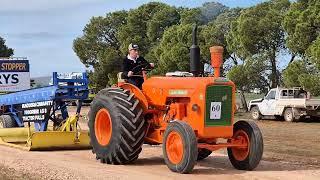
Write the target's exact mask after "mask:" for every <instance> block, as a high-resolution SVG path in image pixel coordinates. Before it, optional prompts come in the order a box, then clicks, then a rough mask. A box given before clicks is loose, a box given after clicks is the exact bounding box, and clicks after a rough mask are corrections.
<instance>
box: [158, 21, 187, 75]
mask: <svg viewBox="0 0 320 180" xmlns="http://www.w3.org/2000/svg"><path fill="white" fill-rule="evenodd" d="M192 27H193V26H192V24H186V25H174V26H171V27H170V28H168V29H167V30H166V31H165V32H164V34H163V37H162V40H161V41H160V44H159V46H157V48H156V49H155V50H154V53H156V54H158V55H160V56H159V61H158V63H157V64H158V67H157V69H156V73H160V74H164V73H166V72H170V71H171V72H172V71H189V59H190V57H189V48H190V46H191V44H192Z"/></svg>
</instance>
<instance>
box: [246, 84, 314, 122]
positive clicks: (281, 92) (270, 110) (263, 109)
mask: <svg viewBox="0 0 320 180" xmlns="http://www.w3.org/2000/svg"><path fill="white" fill-rule="evenodd" d="M249 110H250V112H251V116H252V118H253V119H255V120H259V119H263V117H264V116H275V117H276V118H279V119H280V118H284V120H285V121H289V122H294V121H299V120H300V119H301V118H302V117H320V99H310V93H309V92H306V91H304V90H303V89H302V88H291V89H288V88H274V89H271V90H270V91H269V92H268V94H267V95H266V96H265V97H264V98H262V99H255V100H252V101H250V103H249Z"/></svg>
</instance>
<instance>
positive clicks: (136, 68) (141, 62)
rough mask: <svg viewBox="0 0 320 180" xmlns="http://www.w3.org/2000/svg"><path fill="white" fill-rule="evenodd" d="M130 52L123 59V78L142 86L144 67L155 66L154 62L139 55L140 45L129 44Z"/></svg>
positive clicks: (139, 86)
mask: <svg viewBox="0 0 320 180" xmlns="http://www.w3.org/2000/svg"><path fill="white" fill-rule="evenodd" d="M128 50H129V53H128V55H127V57H126V58H124V60H123V66H122V78H123V79H126V81H127V82H128V83H130V84H133V85H135V86H137V87H138V88H140V89H141V88H142V83H143V81H144V80H143V77H142V71H141V70H142V68H147V69H150V68H153V67H154V64H153V63H149V62H148V61H146V60H145V59H144V58H143V57H142V56H139V46H138V45H136V44H130V45H129V48H128Z"/></svg>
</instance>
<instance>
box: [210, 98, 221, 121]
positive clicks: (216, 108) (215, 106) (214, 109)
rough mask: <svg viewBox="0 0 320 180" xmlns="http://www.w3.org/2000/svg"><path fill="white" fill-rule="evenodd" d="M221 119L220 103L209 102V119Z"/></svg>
mask: <svg viewBox="0 0 320 180" xmlns="http://www.w3.org/2000/svg"><path fill="white" fill-rule="evenodd" d="M220 118H221V102H211V108H210V119H220Z"/></svg>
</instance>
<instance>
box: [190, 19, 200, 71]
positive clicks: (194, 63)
mask: <svg viewBox="0 0 320 180" xmlns="http://www.w3.org/2000/svg"><path fill="white" fill-rule="evenodd" d="M197 28H198V26H197V25H195V26H194V27H193V30H192V46H191V47H190V72H191V73H192V74H193V76H194V77H197V76H199V74H200V48H199V46H198V45H197V44H198V43H197Z"/></svg>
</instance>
